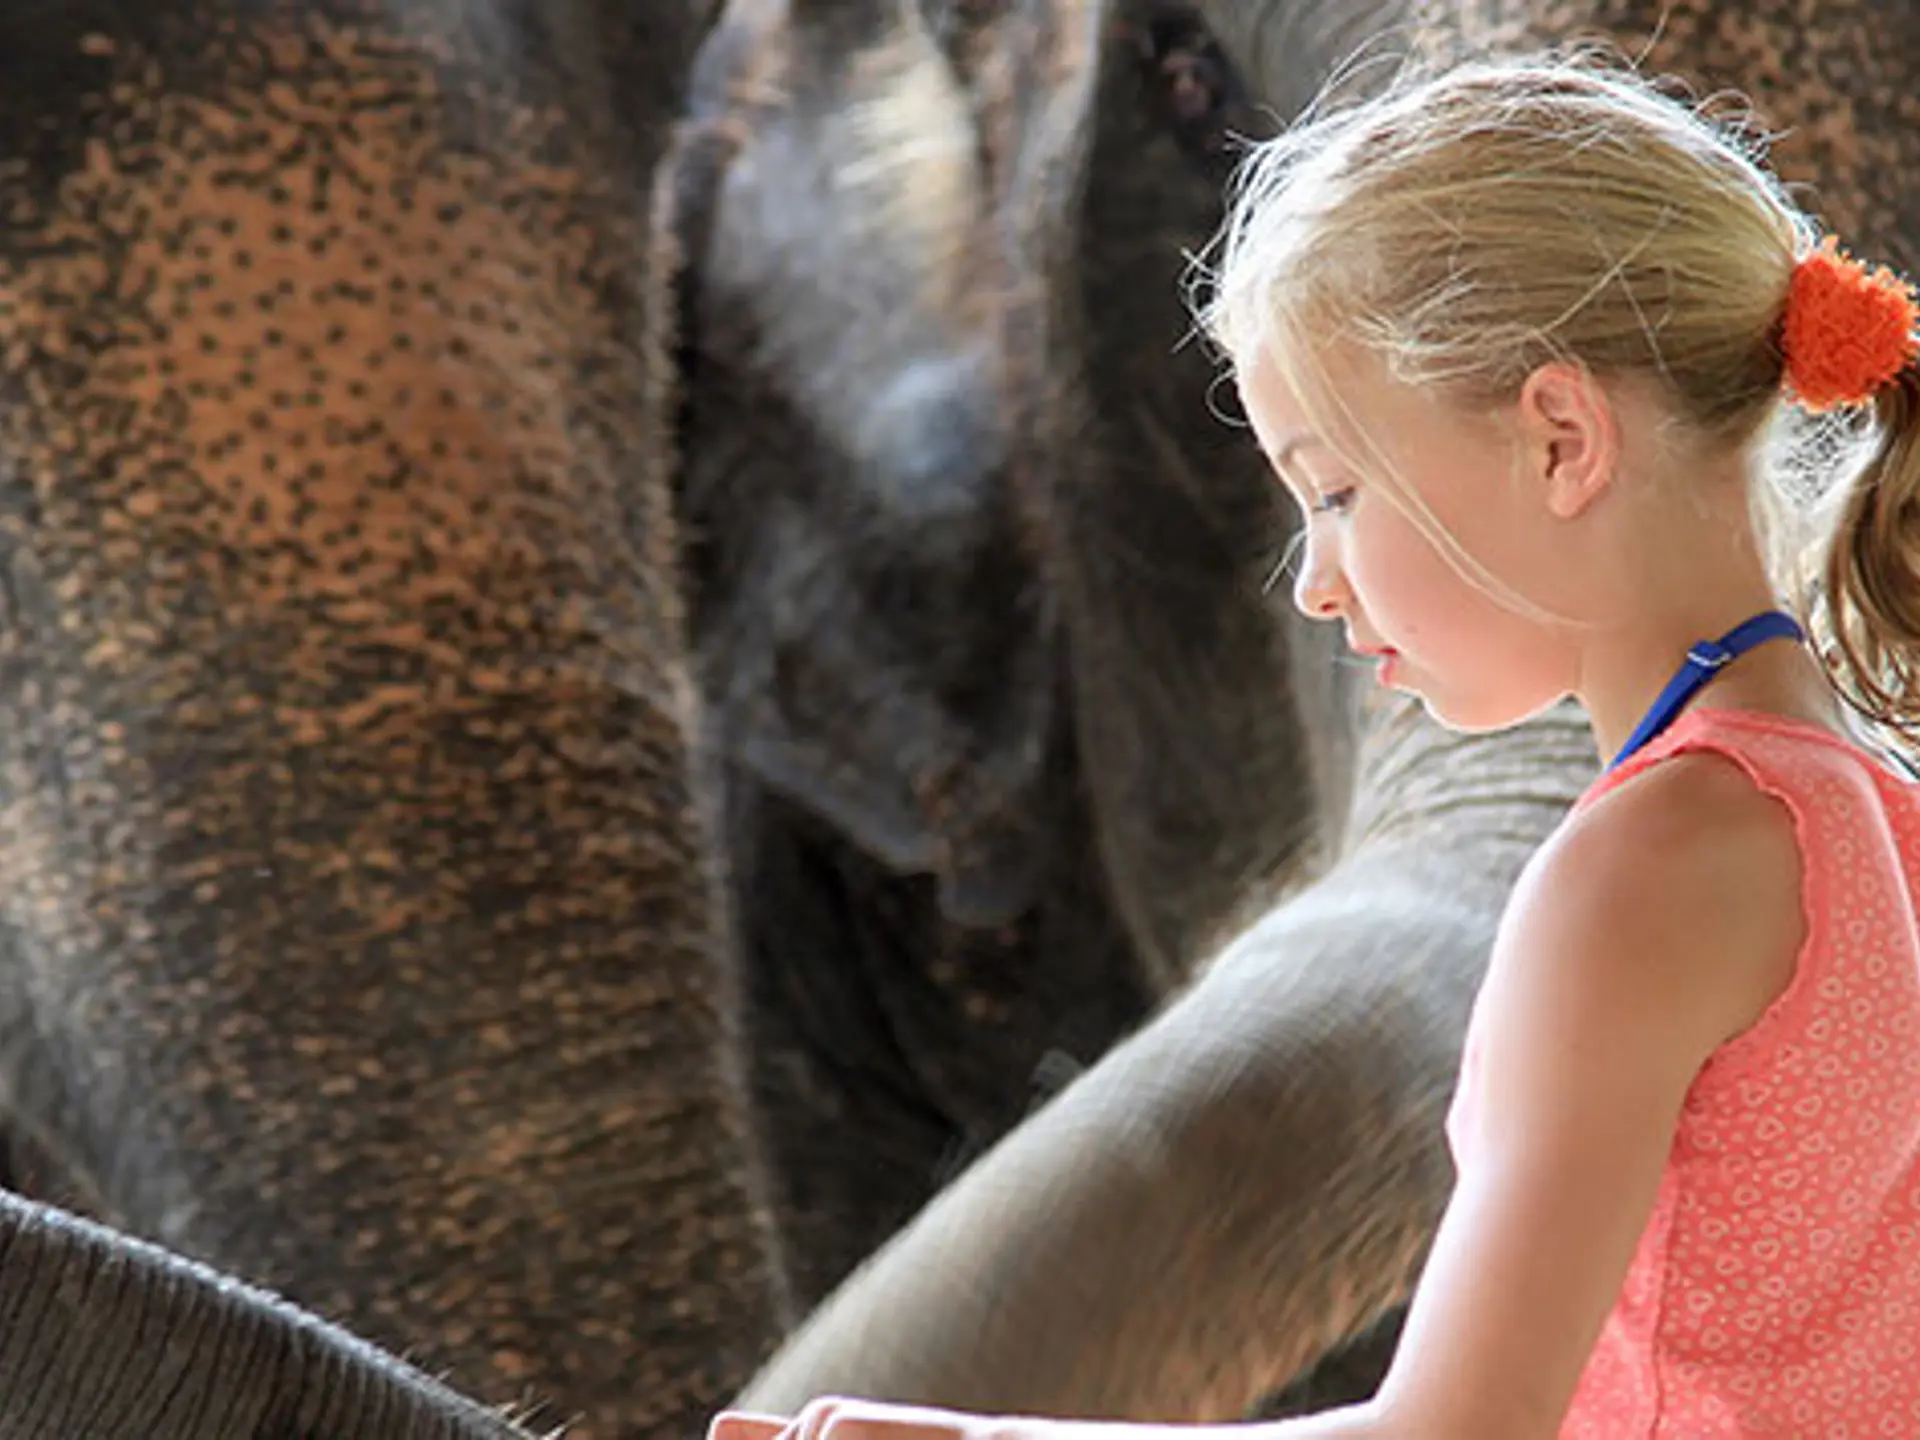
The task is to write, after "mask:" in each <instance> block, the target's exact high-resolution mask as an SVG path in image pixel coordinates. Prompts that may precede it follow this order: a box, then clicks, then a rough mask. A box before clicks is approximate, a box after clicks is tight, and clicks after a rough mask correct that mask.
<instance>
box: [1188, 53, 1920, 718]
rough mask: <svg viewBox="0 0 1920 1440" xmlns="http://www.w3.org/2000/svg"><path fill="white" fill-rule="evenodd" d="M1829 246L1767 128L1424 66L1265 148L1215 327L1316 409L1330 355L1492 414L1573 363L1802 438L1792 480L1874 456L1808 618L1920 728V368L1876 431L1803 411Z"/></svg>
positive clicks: (1587, 84) (1250, 181)
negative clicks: (1798, 394) (1810, 331)
mask: <svg viewBox="0 0 1920 1440" xmlns="http://www.w3.org/2000/svg"><path fill="white" fill-rule="evenodd" d="M1818 240H1819V231H1818V227H1817V226H1816V225H1815V224H1814V223H1813V221H1812V220H1810V219H1809V218H1808V217H1807V216H1806V215H1805V214H1803V213H1802V212H1801V210H1800V209H1799V208H1798V207H1797V206H1796V205H1795V204H1794V203H1793V201H1792V200H1791V199H1790V198H1789V197H1788V196H1787V194H1786V192H1785V191H1784V189H1783V188H1782V187H1781V185H1780V183H1779V181H1778V180H1777V179H1775V177H1774V176H1773V175H1772V174H1771V173H1770V172H1769V171H1768V170H1767V169H1766V167H1765V165H1764V164H1763V162H1762V161H1761V159H1760V158H1759V155H1758V146H1757V142H1756V141H1755V140H1754V139H1753V138H1752V137H1751V136H1749V135H1746V134H1743V133H1739V132H1736V131H1734V130H1732V129H1731V128H1729V127H1726V126H1723V125H1721V124H1719V123H1717V122H1715V121H1714V120H1712V119H1710V118H1709V117H1708V116H1707V115H1706V114H1705V113H1703V112H1702V111H1700V110H1699V109H1697V108H1695V107H1692V106H1689V105H1685V104H1682V103H1680V102H1678V101H1676V100H1674V99H1670V98H1668V97H1667V96H1665V95H1663V94H1661V93H1660V92H1658V91H1657V90H1655V89H1654V88H1653V87H1652V86H1651V85H1650V84H1649V83H1648V82H1646V81H1645V80H1643V79H1641V78H1639V77H1638V76H1636V75H1634V74H1632V73H1631V72H1628V71H1626V70H1624V69H1621V68H1614V67H1609V66H1606V65H1604V64H1602V63H1600V62H1599V61H1597V60H1595V59H1593V58H1591V57H1552V56H1545V57H1534V58H1530V59H1523V60H1522V59H1516V60H1510V61H1494V62H1484V63H1478V64H1471V65H1465V66H1461V67H1458V68H1454V69H1450V70H1448V71H1446V72H1444V73H1442V74H1439V75H1434V76H1427V77H1422V76H1419V75H1416V74H1411V73H1409V74H1407V75H1405V76H1403V77H1402V78H1401V79H1400V80H1398V81H1397V82H1396V83H1395V84H1394V85H1393V86H1392V87H1391V88H1390V89H1389V90H1388V92H1387V93H1386V94H1384V95H1381V96H1379V97H1377V98H1375V99H1372V100H1369V101H1366V102H1365V103H1362V104H1358V105H1354V106H1349V107H1346V108H1333V107H1322V108H1320V109H1318V110H1316V111H1315V112H1312V113H1310V114H1309V115H1308V116H1307V117H1306V118H1305V119H1303V120H1302V121H1301V122H1300V123H1298V124H1296V125H1295V126H1293V127H1292V128H1290V129H1289V130H1288V131H1287V132H1286V133H1284V134H1283V135H1281V136H1280V137H1278V138H1277V139H1274V140H1271V141H1268V142H1266V143H1264V144H1262V145H1259V146H1257V147H1255V148H1254V150H1253V152H1252V154H1251V155H1250V157H1249V158H1248V160H1247V162H1246V163H1245V164H1244V165H1243V166H1242V168H1241V170H1240V173H1239V176H1238V178H1237V180H1236V184H1235V187H1234V192H1233V194H1232V196H1231V203H1230V206H1229V213H1228V218H1227V222H1226V225H1225V228H1224V229H1223V231H1222V234H1221V237H1220V239H1219V241H1218V242H1217V249H1216V254H1215V256H1214V258H1213V260H1212V263H1211V266H1210V267H1208V269H1207V273H1206V276H1205V279H1204V281H1203V284H1204V285H1205V294H1204V298H1203V300H1202V303H1201V305H1200V307H1199V314H1200V322H1201V326H1202V329H1203V330H1204V332H1205V333H1206V334H1207V335H1208V336H1210V337H1211V338H1212V339H1213V340H1214V341H1215V343H1217V344H1218V345H1219V346H1220V347H1221V349H1223V350H1224V351H1225V353H1226V355H1227V357H1228V358H1229V360H1230V361H1232V362H1233V363H1234V364H1235V365H1236V366H1238V367H1241V368H1243V369H1244V367H1245V366H1247V365H1248V364H1250V363H1251V362H1252V360H1253V357H1254V356H1255V355H1260V356H1262V357H1263V359H1264V360H1265V361H1266V362H1267V363H1271V364H1274V365H1276V366H1279V367H1283V369H1282V373H1283V378H1284V379H1285V380H1286V381H1287V383H1288V384H1289V385H1290V386H1291V387H1292V388H1293V389H1294V390H1295V391H1296V393H1298V394H1299V395H1300V396H1301V397H1302V398H1303V400H1306V401H1307V402H1308V403H1309V404H1311V405H1314V406H1315V407H1316V408H1319V407H1331V408H1332V409H1333V410H1335V411H1341V410H1343V408H1344V407H1342V406H1341V405H1340V399H1339V396H1338V394H1337V393H1335V392H1334V391H1333V389H1332V387H1331V386H1330V385H1329V384H1328V383H1327V381H1326V374H1325V370H1324V368H1323V367H1322V366H1321V365H1320V363H1319V361H1318V359H1317V354H1318V352H1319V351H1320V350H1322V349H1323V348H1325V347H1326V346H1327V345H1328V344H1330V343H1349V344H1358V345H1359V346H1361V347H1364V349H1365V350H1366V351H1368V352H1370V353H1372V354H1374V355H1376V356H1378V357H1380V358H1381V359H1382V360H1383V361H1384V362H1385V364H1386V366H1387V369H1388V372H1389V373H1390V374H1391V375H1392V376H1394V377H1395V378H1396V379H1398V380H1401V381H1403V382H1407V383H1412V384H1419V385H1424V386H1433V387H1437V388H1438V389H1439V390H1440V391H1441V393H1442V394H1443V396H1444V397H1445V398H1447V399H1448V400H1450V401H1454V402H1457V403H1458V404H1460V405H1461V406H1462V407H1463V408H1471V409H1487V408H1491V407H1492V406H1495V405H1498V404H1502V403H1506V402H1510V401H1512V400H1513V399H1515V398H1517V396H1518V394H1519V391H1520V387H1521V385H1522V383H1523V382H1524V381H1525V379H1526V377H1527V376H1528V375H1530V374H1531V373H1532V372H1533V371H1534V370H1535V369H1536V368H1537V367H1539V366H1540V365H1542V364H1544V363H1547V362H1550V361H1570V362H1573V363H1576V364H1579V365H1581V366H1583V367H1585V368H1586V369H1587V370H1588V371H1590V372H1591V373H1593V374H1595V375H1596V376H1599V377H1601V378H1603V379H1605V378H1614V377H1619V378H1626V377H1636V378H1640V379H1644V380H1647V381H1650V382H1653V383H1654V384H1656V385H1657V386H1658V387H1659V389H1660V392H1661V393H1662V394H1664V396H1665V397H1666V399H1667V402H1668V406H1669V409H1670V413H1671V415H1672V417H1673V422H1674V423H1673V432H1674V435H1675V437H1676V438H1677V439H1678V440H1679V441H1680V442H1681V443H1682V444H1686V443H1689V442H1691V443H1694V444H1698V445H1703V446H1712V447H1741V448H1750V447H1757V446H1758V444H1759V442H1761V441H1762V440H1763V439H1772V440H1774V441H1776V442H1777V441H1779V440H1780V439H1781V438H1782V437H1783V436H1784V437H1786V438H1787V439H1788V441H1789V442H1790V443H1789V444H1787V445H1786V446H1785V447H1777V446H1776V448H1781V449H1782V453H1780V454H1778V455H1776V456H1775V465H1774V466H1773V469H1774V470H1775V472H1776V474H1775V476H1774V477H1772V478H1781V477H1783V476H1790V475H1792V474H1794V473H1796V472H1797V473H1802V474H1804V472H1805V470H1806V468H1807V461H1808V459H1809V457H1812V458H1813V459H1814V460H1815V461H1816V462H1818V463H1819V464H1821V465H1823V466H1824V467H1825V468H1827V469H1831V468H1832V466H1833V465H1834V464H1835V463H1836V462H1838V461H1842V460H1844V459H1846V458H1849V457H1851V458H1852V459H1853V460H1855V461H1856V462H1858V461H1860V460H1861V458H1862V457H1863V456H1864V463H1863V464H1861V465H1860V468H1859V471H1858V473H1857V475H1855V476H1854V477H1853V479H1852V481H1851V483H1850V484H1848V485H1846V486H1845V487H1844V488H1843V490H1842V491H1841V492H1840V494H1841V495H1842V496H1843V499H1842V503H1841V504H1840V507H1839V510H1840V518H1839V522H1838V529H1837V533H1836V534H1835V536H1834V538H1833V542H1832V545H1831V549H1830V558H1827V559H1826V560H1825V561H1824V563H1822V564H1820V565H1818V566H1817V567H1815V568H1816V573H1817V575H1818V578H1817V579H1816V580H1815V581H1814V583H1813V584H1812V585H1811V586H1810V587H1809V588H1810V589H1811V590H1812V591H1814V592H1815V593H1814V594H1811V595H1809V596H1806V597H1804V601H1805V605H1806V608H1808V609H1809V611H1810V612H1817V613H1812V614H1810V618H1813V619H1815V621H1816V623H1818V624H1819V626H1820V628H1821V630H1822V631H1823V632H1824V637H1825V640H1826V644H1825V645H1824V646H1823V649H1824V651H1825V653H1826V655H1827V658H1828V662H1829V665H1830V667H1831V668H1832V670H1833V671H1834V674H1835V678H1836V681H1837V682H1838V684H1839V687H1840V689H1841V691H1842V693H1843V694H1844V695H1845V696H1846V698H1847V699H1848V700H1849V701H1850V702H1851V703H1853V704H1854V705H1855V706H1856V707H1857V708H1858V709H1859V710H1860V711H1861V712H1862V713H1863V714H1864V715H1866V716H1867V718H1869V719H1870V720H1872V721H1874V722H1876V723H1879V724H1882V725H1885V726H1888V727H1891V728H1892V729H1895V730H1897V731H1902V732H1906V733H1908V734H1910V735H1920V684H1917V683H1916V682H1917V681H1920V574H1916V570H1915V557H1916V556H1917V555H1920V374H1917V373H1916V369H1915V367H1914V366H1913V365H1911V364H1909V365H1908V367H1907V368H1906V370H1905V371H1904V372H1903V373H1902V374H1901V376H1900V377H1899V378H1898V380H1896V381H1895V382H1894V383H1893V384H1891V385H1889V386H1888V387H1886V389H1885V390H1884V391H1883V392H1882V394H1881V395H1880V396H1879V397H1878V399H1877V401H1876V404H1875V406H1874V407H1873V410H1872V413H1871V414H1870V415H1867V416H1864V417H1862V416H1854V417H1844V418H1842V419H1841V420H1839V421H1838V422H1825V423H1819V424H1810V423H1807V422H1806V421H1805V419H1804V417H1800V418H1799V419H1798V420H1796V419H1794V418H1793V417H1788V416H1785V415H1783V413H1782V400H1783V381H1784V378H1785V359H1784V357H1783V355H1782V353H1781V345H1780V340H1781V332H1782V319H1783V315H1784V311H1785V306H1786V300H1787V295H1788V290H1789V286H1790V283H1791V280H1792V277H1793V273H1794V267H1795V266H1796V264H1797V263H1798V262H1799V261H1800V260H1801V259H1802V257H1804V256H1806V255H1807V254H1809V253H1810V252H1812V251H1813V250H1814V249H1815V247H1816V245H1817V243H1818ZM1347 428H1348V430H1349V438H1353V439H1358V441H1359V442H1360V443H1361V444H1362V445H1364V446H1366V447H1367V448H1368V449H1371V450H1374V451H1375V456H1374V458H1375V459H1376V461H1377V460H1378V459H1379V456H1378V451H1377V447H1375V446H1373V445H1372V443H1371V442H1370V441H1369V440H1368V439H1367V438H1366V437H1365V436H1364V435H1359V436H1353V435H1351V433H1350V430H1351V427H1347ZM1397 498H1399V499H1400V500H1401V502H1402V503H1403V504H1409V508H1413V509H1415V510H1416V511H1417V505H1413V504H1410V497H1409V496H1407V495H1406V493H1405V492H1404V489H1403V488H1402V490H1401V492H1400V493H1399V495H1398V497H1397ZM1416 518H1417V519H1424V520H1425V521H1426V522H1427V524H1428V527H1429V533H1430V534H1433V538H1434V539H1435V540H1436V541H1437V542H1438V543H1440V544H1441V545H1442V546H1444V547H1446V548H1447V550H1448V553H1450V554H1452V555H1454V556H1455V558H1456V559H1461V558H1463V557H1461V554H1460V551H1459V547H1458V546H1457V545H1454V544H1453V543H1452V542H1451V541H1450V539H1449V538H1448V537H1446V536H1444V535H1441V534H1434V533H1433V532H1434V530H1435V529H1436V528H1437V527H1434V526H1433V525H1432V523H1431V517H1430V516H1422V515H1420V514H1418V513H1416ZM1465 558H1467V559H1468V563H1469V564H1471V561H1470V557H1465Z"/></svg>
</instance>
